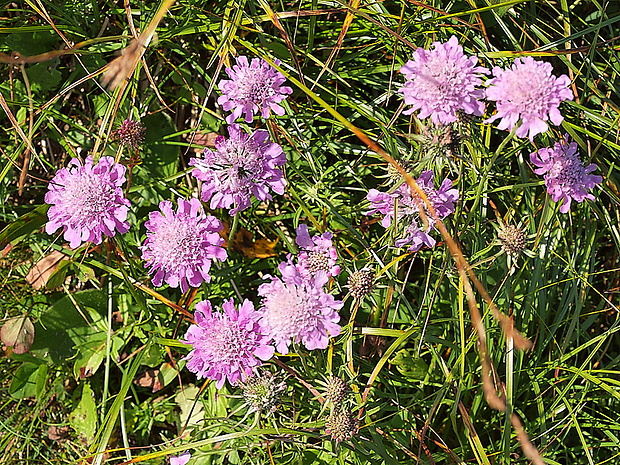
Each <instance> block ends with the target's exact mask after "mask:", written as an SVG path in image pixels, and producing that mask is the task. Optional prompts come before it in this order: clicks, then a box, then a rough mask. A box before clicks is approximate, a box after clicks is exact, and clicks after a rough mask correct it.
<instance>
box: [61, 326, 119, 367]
mask: <svg viewBox="0 0 620 465" xmlns="http://www.w3.org/2000/svg"><path fill="white" fill-rule="evenodd" d="M106 336H107V335H106V333H105V332H100V333H96V334H93V335H92V336H90V337H89V338H87V339H86V341H85V342H83V343H81V344H80V345H76V346H75V348H76V349H77V351H78V357H77V359H76V361H75V363H74V364H73V375H74V376H75V377H76V378H88V377H90V376H92V375H94V374H95V372H96V371H97V370H98V369H99V367H100V366H101V363H102V362H103V360H104V359H105V355H106V344H107V337H106ZM111 343H112V347H111V348H110V354H111V356H112V357H113V358H116V357H117V356H118V351H119V350H120V348H121V347H122V346H123V339H121V338H119V337H112V338H111Z"/></svg>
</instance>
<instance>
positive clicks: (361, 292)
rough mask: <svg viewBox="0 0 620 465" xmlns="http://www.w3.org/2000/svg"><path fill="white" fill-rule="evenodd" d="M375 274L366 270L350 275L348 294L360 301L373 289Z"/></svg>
mask: <svg viewBox="0 0 620 465" xmlns="http://www.w3.org/2000/svg"><path fill="white" fill-rule="evenodd" d="M374 282H375V273H374V272H373V271H371V270H368V269H366V268H364V269H361V270H359V271H356V272H354V273H351V275H350V276H349V279H348V285H349V292H350V293H351V295H352V296H353V297H354V298H355V299H357V300H361V299H363V298H364V297H366V296H367V295H368V294H370V293H371V292H372V290H373V289H374Z"/></svg>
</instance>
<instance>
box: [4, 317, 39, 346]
mask: <svg viewBox="0 0 620 465" xmlns="http://www.w3.org/2000/svg"><path fill="white" fill-rule="evenodd" d="M0 339H1V340H2V343H3V344H4V345H5V346H9V347H12V348H13V352H14V353H16V354H25V353H26V352H28V351H29V350H30V347H32V343H33V342H34V325H33V324H32V322H31V321H30V318H28V317H27V316H24V315H22V316H16V317H13V318H11V319H9V320H7V321H6V322H5V323H4V324H3V325H2V328H0Z"/></svg>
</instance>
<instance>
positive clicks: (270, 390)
mask: <svg viewBox="0 0 620 465" xmlns="http://www.w3.org/2000/svg"><path fill="white" fill-rule="evenodd" d="M240 386H241V389H242V393H243V399H244V400H245V402H246V403H247V404H248V406H249V407H250V409H251V410H252V411H259V412H267V413H272V412H274V411H275V410H276V408H277V407H278V405H279V404H280V401H281V398H282V395H283V394H284V393H285V392H286V387H287V386H286V382H284V381H283V380H281V379H279V378H277V377H276V376H274V375H273V373H271V372H269V371H265V372H262V373H256V374H254V375H253V376H251V377H250V378H248V379H246V380H245V381H244V382H243V383H240Z"/></svg>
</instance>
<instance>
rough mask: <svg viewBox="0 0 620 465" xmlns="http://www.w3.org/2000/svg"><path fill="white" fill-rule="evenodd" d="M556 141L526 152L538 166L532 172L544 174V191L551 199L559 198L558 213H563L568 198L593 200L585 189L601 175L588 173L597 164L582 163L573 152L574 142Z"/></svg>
mask: <svg viewBox="0 0 620 465" xmlns="http://www.w3.org/2000/svg"><path fill="white" fill-rule="evenodd" d="M565 137H566V139H567V143H561V142H556V143H555V145H554V146H553V148H550V147H547V148H543V149H540V150H538V151H537V152H534V153H531V154H530V161H531V162H532V163H533V164H534V165H536V166H538V168H536V169H535V170H534V173H536V174H544V175H545V177H544V178H545V185H546V186H547V192H548V193H549V195H551V198H552V199H553V201H554V202H559V201H560V200H563V203H562V205H561V206H560V212H562V213H567V212H568V210H569V209H570V204H571V199H572V200H576V201H577V202H583V201H584V200H585V199H590V200H594V196H593V195H592V194H590V193H589V192H588V191H589V190H590V189H592V188H593V187H594V186H596V185H597V184H600V183H601V182H602V181H603V178H602V177H601V176H597V175H594V174H588V173H591V172H592V171H594V170H595V169H596V168H597V166H596V165H595V164H594V163H591V164H589V165H588V166H585V167H584V166H583V163H582V162H581V160H580V159H579V153H578V152H577V143H576V142H571V143H568V135H566V136H565Z"/></svg>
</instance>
